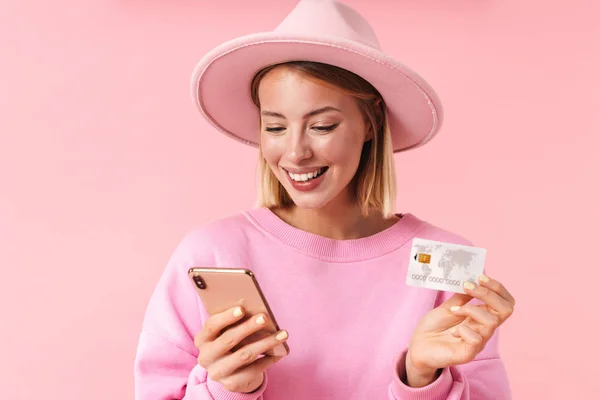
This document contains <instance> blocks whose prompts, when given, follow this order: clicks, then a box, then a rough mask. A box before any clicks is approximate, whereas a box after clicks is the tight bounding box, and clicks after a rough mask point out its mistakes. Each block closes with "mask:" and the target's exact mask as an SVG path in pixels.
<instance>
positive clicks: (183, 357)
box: [134, 234, 267, 400]
mask: <svg viewBox="0 0 600 400" xmlns="http://www.w3.org/2000/svg"><path fill="white" fill-rule="evenodd" d="M198 239H199V238H198V237H197V235H192V234H188V235H187V236H186V237H185V238H184V240H182V242H181V243H180V244H179V246H178V247H177V249H176V250H175V252H174V254H173V255H172V256H171V259H170V260H169V262H168V264H167V267H166V268H165V270H164V272H163V274H162V276H161V277H160V279H159V281H158V284H157V285H156V287H155V289H154V292H153V293H152V295H151V297H150V301H149V303H148V306H147V308H146V313H145V316H144V321H143V324H142V331H141V334H140V337H139V342H138V347H137V352H136V356H135V361H134V383H135V385H134V386H135V399H136V400H167V399H168V400H183V399H185V400H262V394H263V392H264V391H265V389H266V385H267V376H266V374H265V380H264V382H263V384H262V385H261V387H260V388H259V389H258V390H257V391H255V392H253V393H249V394H244V393H235V392H230V391H228V390H227V389H225V388H224V387H223V385H221V384H220V383H218V382H214V381H212V380H211V379H210V378H209V377H208V374H207V372H206V370H205V369H204V368H202V367H201V366H200V365H199V364H198V361H197V359H198V350H197V348H196V347H195V345H194V337H195V336H196V334H197V333H198V332H199V331H200V329H201V328H202V319H203V316H204V318H205V316H206V313H205V312H203V310H202V309H201V305H200V301H199V299H198V295H197V293H196V292H195V290H194V288H193V286H192V284H191V283H190V280H189V278H188V275H187V270H188V268H189V267H191V266H193V265H199V264H200V265H213V264H211V263H212V262H213V260H212V259H211V252H210V250H209V249H208V248H207V249H206V250H207V251H202V247H207V245H203V243H202V241H201V240H200V242H199V241H198ZM208 247H210V246H208Z"/></svg>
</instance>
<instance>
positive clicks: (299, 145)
mask: <svg viewBox="0 0 600 400" xmlns="http://www.w3.org/2000/svg"><path fill="white" fill-rule="evenodd" d="M286 150H287V151H286V153H287V158H288V160H290V161H291V162H293V163H296V164H298V163H299V162H300V161H302V160H306V159H308V158H310V157H312V151H311V149H310V143H307V140H306V138H305V136H304V135H302V134H292V135H290V140H289V141H288V143H287V149H286Z"/></svg>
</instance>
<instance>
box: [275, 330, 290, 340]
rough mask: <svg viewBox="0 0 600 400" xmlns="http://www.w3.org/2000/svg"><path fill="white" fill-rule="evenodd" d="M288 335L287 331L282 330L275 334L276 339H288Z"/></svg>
mask: <svg viewBox="0 0 600 400" xmlns="http://www.w3.org/2000/svg"><path fill="white" fill-rule="evenodd" d="M287 337H288V333H287V332H286V331H281V332H279V333H278V334H277V335H276V336H275V339H277V340H284V339H287Z"/></svg>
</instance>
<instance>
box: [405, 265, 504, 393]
mask: <svg viewBox="0 0 600 400" xmlns="http://www.w3.org/2000/svg"><path fill="white" fill-rule="evenodd" d="M479 282H480V285H474V284H472V283H470V282H467V283H465V292H466V293H467V294H466V295H465V294H461V293H457V294H455V295H454V296H452V297H451V298H449V299H448V300H447V301H445V302H444V303H443V304H441V305H440V306H439V307H436V308H434V309H433V310H431V311H430V312H428V313H427V314H425V316H424V317H423V319H421V321H420V322H419V325H418V326H417V328H416V329H415V332H414V333H413V337H412V339H411V342H410V345H409V349H408V354H407V356H406V381H407V382H406V383H408V385H409V386H412V387H423V386H426V385H428V384H430V383H431V382H433V381H434V380H435V379H436V378H437V374H438V372H439V370H440V369H442V368H446V367H448V366H451V365H460V364H465V363H468V362H470V361H472V360H473V359H474V358H475V356H477V354H479V352H481V351H482V350H483V349H484V347H485V345H486V344H487V342H488V341H489V340H490V338H491V337H492V335H493V334H494V332H495V330H496V328H498V327H499V326H500V325H502V324H503V323H504V321H506V320H507V319H508V317H510V316H511V315H512V313H513V310H514V306H515V299H514V298H513V297H512V295H511V294H510V293H509V292H508V291H507V290H506V289H505V288H504V286H503V285H502V284H501V283H500V282H498V281H496V280H494V279H490V278H488V277H486V276H485V275H482V276H480V277H479ZM473 298H476V299H479V300H481V301H483V302H484V304H481V305H474V304H468V302H469V301H470V300H471V299H473Z"/></svg>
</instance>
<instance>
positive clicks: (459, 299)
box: [441, 293, 473, 308]
mask: <svg viewBox="0 0 600 400" xmlns="http://www.w3.org/2000/svg"><path fill="white" fill-rule="evenodd" d="M471 299H473V296H469V295H468V294H463V293H454V296H452V297H450V298H449V299H448V300H446V301H445V302H443V303H442V304H441V306H442V307H445V308H450V307H452V306H464V305H465V304H467V303H468V302H469V301H471Z"/></svg>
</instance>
